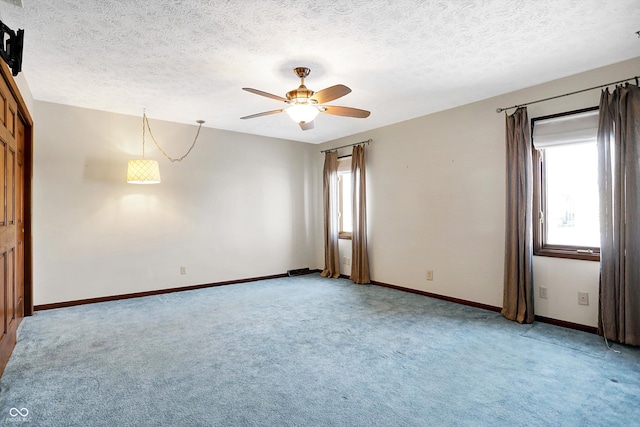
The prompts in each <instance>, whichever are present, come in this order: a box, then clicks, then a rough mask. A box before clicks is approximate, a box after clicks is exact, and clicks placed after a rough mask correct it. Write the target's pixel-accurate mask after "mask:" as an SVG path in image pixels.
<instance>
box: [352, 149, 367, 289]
mask: <svg viewBox="0 0 640 427" xmlns="http://www.w3.org/2000/svg"><path fill="white" fill-rule="evenodd" d="M351 177H352V178H351V185H352V195H353V230H352V232H351V248H352V249H351V250H352V253H351V280H353V281H354V282H355V283H361V284H364V283H369V282H370V281H371V280H370V277H369V254H368V252H367V182H366V181H367V180H366V156H365V150H364V146H362V145H357V146H355V147H353V153H352V155H351Z"/></svg>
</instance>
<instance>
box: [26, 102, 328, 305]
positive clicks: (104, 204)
mask: <svg viewBox="0 0 640 427" xmlns="http://www.w3.org/2000/svg"><path fill="white" fill-rule="evenodd" d="M34 120H35V143H34V146H35V149H34V151H35V152H34V179H33V187H34V188H33V240H34V295H35V304H45V303H53V302H60V301H69V300H77V299H84V298H94V297H100V296H109V295H117V294H125V293H132V292H141V291H148V290H156V289H163V288H172V287H179V286H187V285H193V284H202V283H212V282H219V281H226V280H235V279H242V278H249V277H257V276H265V275H273V274H280V273H285V272H286V271H287V270H288V269H292V268H300V267H313V266H315V260H316V258H317V255H316V253H315V250H316V249H315V248H316V243H315V242H316V241H317V239H318V237H317V236H316V235H315V234H314V232H315V230H316V228H317V227H316V226H315V224H316V223H317V222H318V221H319V219H318V213H319V212H321V211H320V208H319V207H318V206H317V205H316V198H315V197H311V196H310V195H312V194H314V191H315V189H316V187H317V185H318V183H317V180H318V179H319V176H318V175H319V174H318V173H317V171H316V170H315V164H316V162H315V160H316V157H315V156H317V153H316V151H315V150H313V148H315V147H314V146H312V145H309V144H305V143H300V142H293V141H284V140H277V139H272V138H265V137H258V136H251V135H245V134H239V133H233V132H226V131H220V130H214V129H209V128H203V129H202V132H201V134H200V139H199V141H198V143H197V145H196V147H195V148H194V150H193V151H192V153H191V154H190V155H189V157H187V158H186V159H185V160H184V161H182V162H181V163H170V162H169V161H168V160H166V159H165V158H164V157H162V155H161V154H160V152H159V151H158V150H157V149H156V148H155V147H154V145H153V142H152V140H151V139H150V138H149V136H148V134H147V145H146V152H147V158H151V159H157V160H159V162H160V170H161V174H162V183H161V184H160V185H132V184H127V183H126V182H125V177H126V168H127V160H128V159H131V158H138V157H139V156H140V154H141V141H142V136H141V123H142V121H141V117H132V116H126V115H119V114H112V113H107V112H102V111H96V110H88V109H82V108H76V107H68V106H63V105H58V104H51V103H46V102H40V101H36V102H35V118H34ZM150 121H151V128H152V130H153V133H154V135H155V136H156V138H157V139H158V142H159V143H160V144H161V145H162V147H163V148H164V149H165V151H167V152H168V153H169V154H171V155H172V156H174V157H179V156H181V155H182V154H183V153H184V152H185V151H186V150H187V149H188V147H189V146H190V144H191V142H192V141H193V137H194V135H195V132H196V126H195V123H194V125H193V126H191V125H182V124H176V123H169V122H161V121H155V120H153V118H152V117H151V119H150ZM194 121H195V119H194ZM180 266H185V267H186V271H187V274H186V275H181V274H180Z"/></svg>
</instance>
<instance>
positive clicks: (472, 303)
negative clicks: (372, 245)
mask: <svg viewBox="0 0 640 427" xmlns="http://www.w3.org/2000/svg"><path fill="white" fill-rule="evenodd" d="M371 284H372V285H376V286H383V287H385V288H391V289H397V290H399V291H404V292H410V293H412V294H418V295H423V296H425V297H431V298H436V299H440V300H444V301H449V302H455V303H456V304H462V305H468V306H469V307H475V308H481V309H483V310H489V311H496V312H498V313H500V311H501V310H502V308H501V307H496V306H493V305H488V304H482V303H479V302H475V301H468V300H464V299H460V298H454V297H448V296H445V295H439V294H434V293H431V292H426V291H420V290H418V289H411V288H405V287H403V286H397V285H390V284H388V283H383V282H378V281H376V280H372V281H371Z"/></svg>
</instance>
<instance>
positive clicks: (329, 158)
mask: <svg viewBox="0 0 640 427" xmlns="http://www.w3.org/2000/svg"><path fill="white" fill-rule="evenodd" d="M322 183H323V184H322V191H323V197H324V270H323V271H322V273H321V275H322V276H324V277H334V278H335V277H339V276H340V256H339V254H338V153H337V152H335V151H332V152H327V153H325V156H324V170H323V180H322Z"/></svg>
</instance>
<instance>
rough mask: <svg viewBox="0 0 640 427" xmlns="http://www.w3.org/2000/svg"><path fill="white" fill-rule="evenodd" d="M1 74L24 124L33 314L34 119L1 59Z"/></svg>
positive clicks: (28, 291)
mask: <svg viewBox="0 0 640 427" xmlns="http://www.w3.org/2000/svg"><path fill="white" fill-rule="evenodd" d="M0 74H1V75H2V78H3V79H4V81H5V82H6V83H7V86H9V90H10V91H11V94H12V95H13V97H14V98H15V100H16V103H17V104H18V120H22V123H23V124H24V177H23V178H24V188H23V192H24V198H23V203H24V315H25V316H32V315H33V241H32V233H31V212H32V211H31V201H32V200H31V199H32V181H33V119H32V118H31V114H30V113H29V109H28V108H27V104H26V102H25V101H24V98H23V97H22V94H21V93H20V89H19V88H18V85H17V83H16V81H15V80H14V79H13V76H12V74H11V70H10V69H9V67H8V66H7V64H5V62H4V61H0Z"/></svg>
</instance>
